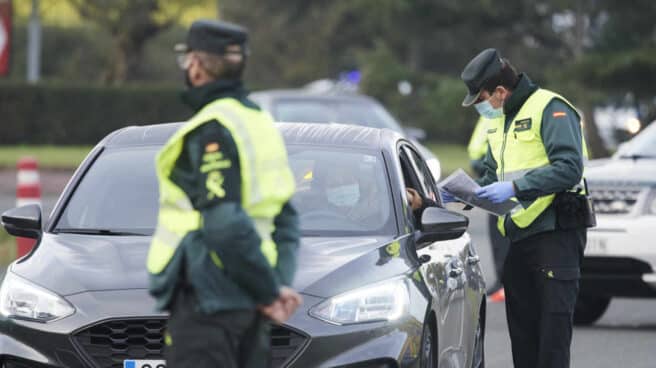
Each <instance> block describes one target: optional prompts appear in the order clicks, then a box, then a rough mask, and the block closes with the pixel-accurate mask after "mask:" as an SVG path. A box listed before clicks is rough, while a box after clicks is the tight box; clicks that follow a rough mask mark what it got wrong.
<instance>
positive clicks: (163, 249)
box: [147, 98, 294, 274]
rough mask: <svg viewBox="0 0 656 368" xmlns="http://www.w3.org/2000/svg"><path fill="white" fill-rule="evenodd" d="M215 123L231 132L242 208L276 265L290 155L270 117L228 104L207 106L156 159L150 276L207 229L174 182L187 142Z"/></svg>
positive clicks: (289, 186)
mask: <svg viewBox="0 0 656 368" xmlns="http://www.w3.org/2000/svg"><path fill="white" fill-rule="evenodd" d="M213 120H217V121H219V122H220V124H221V125H223V126H224V127H225V128H227V129H228V131H230V133H231V135H232V138H233V139H234V141H235V144H236V146H237V151H238V152H239V165H240V170H241V198H242V203H241V205H242V207H243V208H244V210H245V211H246V213H247V214H248V215H249V216H250V217H251V218H252V219H253V222H254V224H255V228H256V230H257V232H258V235H259V236H260V238H261V239H262V243H261V244H260V249H261V250H262V253H263V254H264V256H265V257H266V258H267V260H268V261H269V263H270V264H271V266H275V265H276V262H277V257H278V253H277V248H276V245H275V243H274V242H273V240H272V239H271V234H272V233H273V231H274V230H275V229H274V218H275V216H276V215H278V214H279V213H280V211H281V210H282V207H283V206H284V204H285V203H286V202H287V201H289V199H290V198H291V196H292V195H293V193H294V178H293V174H292V172H291V170H290V168H289V165H288V162H287V150H286V149H285V145H284V142H283V140H282V137H281V135H280V133H279V132H278V130H277V128H276V127H275V125H274V123H273V121H272V119H271V117H270V116H269V114H267V113H266V112H263V111H259V110H255V109H250V108H247V107H245V106H243V105H242V104H241V103H240V102H239V101H237V100H236V99H233V98H223V99H219V100H216V101H214V102H212V103H210V104H208V105H207V106H205V107H204V108H203V109H202V110H201V111H199V112H198V113H197V114H196V115H195V116H194V117H192V118H191V120H189V121H188V122H187V123H186V124H185V125H184V126H183V127H182V128H180V129H179V130H178V131H177V132H176V133H175V134H174V135H173V136H172V137H171V138H170V139H169V140H168V142H167V143H166V144H165V145H164V147H163V148H162V150H161V151H160V152H159V154H158V155H157V158H156V170H157V178H158V180H159V189H160V194H159V204H160V209H159V215H158V219H157V229H156V230H155V234H154V235H153V240H152V243H151V246H150V250H149V253H148V260H147V266H148V271H149V272H150V273H151V274H159V273H161V272H162V271H163V270H164V269H165V268H166V266H167V265H168V263H169V262H170V260H171V258H173V255H174V253H175V250H176V248H177V247H178V246H179V245H180V242H181V241H182V239H183V238H184V237H185V236H186V235H187V234H188V233H190V232H192V231H195V230H198V229H200V227H201V226H202V217H201V214H200V212H198V211H196V210H195V209H194V208H193V206H192V204H191V201H190V200H189V198H188V197H187V195H186V193H185V192H184V191H183V190H182V188H180V187H179V186H178V185H176V184H175V183H174V182H173V181H172V180H171V178H170V176H171V172H172V170H173V168H174V166H175V163H176V161H177V159H178V157H179V156H180V154H181V153H182V150H183V145H184V138H185V136H186V135H187V134H189V133H190V132H191V131H193V130H194V129H196V128H198V127H199V126H201V125H202V124H205V123H208V122H211V121H213ZM213 124H216V123H213ZM210 256H211V257H212V260H213V261H214V263H215V264H216V265H217V266H219V267H223V264H222V262H221V260H220V258H219V256H218V255H217V254H216V252H210Z"/></svg>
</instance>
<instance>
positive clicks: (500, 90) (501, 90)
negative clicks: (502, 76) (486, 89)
mask: <svg viewBox="0 0 656 368" xmlns="http://www.w3.org/2000/svg"><path fill="white" fill-rule="evenodd" d="M494 93H495V94H496V95H497V97H498V98H499V100H500V101H504V102H505V101H506V100H507V99H508V97H510V95H511V94H512V91H511V90H509V89H508V88H506V87H504V86H497V87H496V88H495V89H494Z"/></svg>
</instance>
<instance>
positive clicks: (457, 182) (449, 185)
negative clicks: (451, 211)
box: [437, 169, 520, 216]
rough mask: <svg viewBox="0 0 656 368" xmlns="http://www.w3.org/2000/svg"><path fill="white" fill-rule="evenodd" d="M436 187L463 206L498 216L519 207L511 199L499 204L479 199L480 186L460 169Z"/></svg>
mask: <svg viewBox="0 0 656 368" xmlns="http://www.w3.org/2000/svg"><path fill="white" fill-rule="evenodd" d="M437 186H438V187H440V188H441V189H444V190H445V191H447V192H449V193H451V194H453V196H454V197H456V198H458V200H460V201H461V202H463V203H465V204H468V205H470V206H474V207H478V208H481V209H483V210H485V211H487V212H490V213H493V214H495V215H499V216H502V215H505V214H507V213H508V212H510V211H511V210H512V209H513V208H515V207H517V206H520V204H519V203H518V202H515V201H513V200H511V199H509V200H507V201H504V202H501V203H494V202H492V201H490V200H488V199H483V198H479V197H478V196H476V191H477V190H478V189H480V188H481V186H480V185H478V184H477V183H476V182H475V181H474V179H472V178H471V177H470V176H469V175H467V173H465V172H464V171H463V170H462V169H458V170H456V171H455V172H454V173H453V174H451V175H449V176H448V177H447V178H446V179H444V180H442V181H441V182H440V183H439V184H437Z"/></svg>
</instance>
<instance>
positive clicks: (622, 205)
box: [590, 186, 643, 215]
mask: <svg viewBox="0 0 656 368" xmlns="http://www.w3.org/2000/svg"><path fill="white" fill-rule="evenodd" d="M642 190H643V188H641V187H630V186H623V187H592V186H591V188H590V199H592V203H593V205H594V209H595V212H597V213H602V214H612V215H623V214H628V213H631V212H632V211H633V208H634V207H635V205H636V203H637V202H638V198H639V197H640V194H641V193H642Z"/></svg>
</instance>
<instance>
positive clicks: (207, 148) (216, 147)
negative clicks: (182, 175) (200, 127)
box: [205, 142, 220, 152]
mask: <svg viewBox="0 0 656 368" xmlns="http://www.w3.org/2000/svg"><path fill="white" fill-rule="evenodd" d="M219 148H220V146H219V143H217V142H212V143H208V144H207V145H206V146H205V152H216V151H218V150H219Z"/></svg>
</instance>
